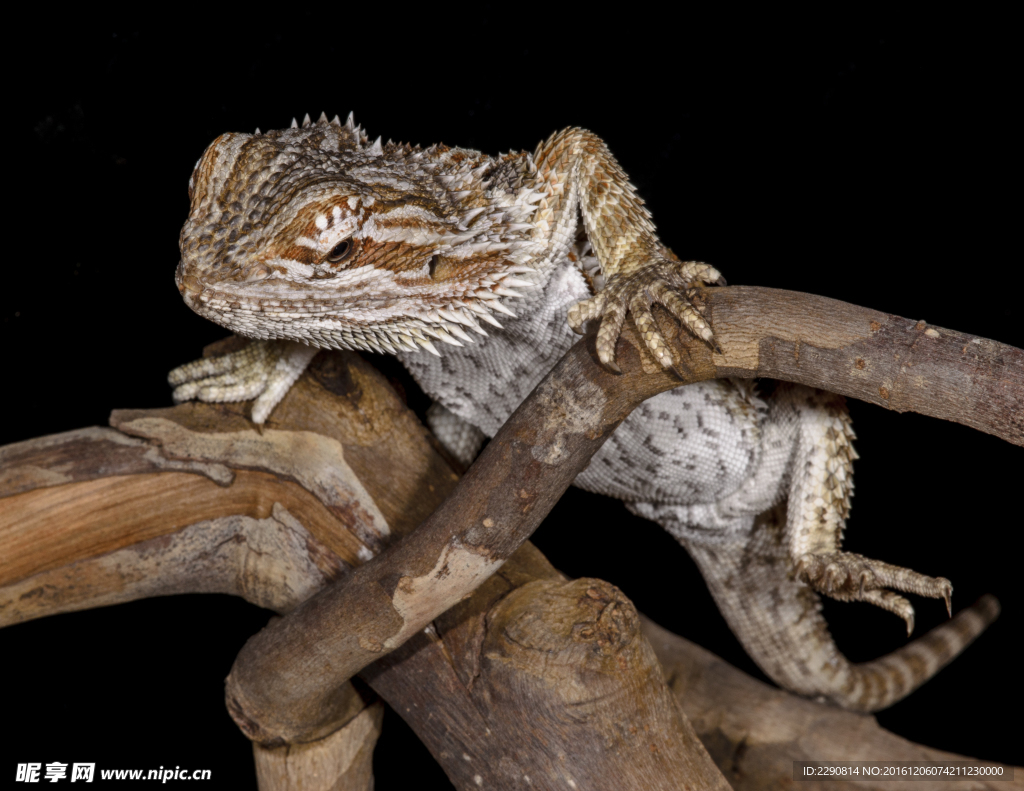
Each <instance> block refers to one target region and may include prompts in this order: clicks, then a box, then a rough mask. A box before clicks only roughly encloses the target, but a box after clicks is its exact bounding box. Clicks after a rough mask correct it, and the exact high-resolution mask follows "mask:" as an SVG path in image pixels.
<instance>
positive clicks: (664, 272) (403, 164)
mask: <svg viewBox="0 0 1024 791" xmlns="http://www.w3.org/2000/svg"><path fill="white" fill-rule="evenodd" d="M189 200H190V213H189V217H188V219H187V221H186V222H185V224H184V226H183V228H182V231H181V235H180V240H179V247H180V253H181V257H180V260H179V263H178V266H177V270H176V274H175V280H176V283H177V286H178V288H179V291H180V292H181V294H182V296H183V298H184V301H185V302H186V304H187V305H188V306H189V307H190V308H192V309H193V310H194V311H196V312H197V313H199V314H200V315H202V316H204V317H206V318H209V319H211V320H213V321H215V322H217V323H218V324H220V325H222V326H224V327H227V328H228V329H230V330H232V331H233V332H235V333H237V334H240V335H243V336H247V337H248V338H250V339H252V340H251V342H250V343H249V345H247V346H245V347H244V348H242V349H241V350H239V351H235V352H233V353H231V354H228V355H224V356H221V357H215V358H207V359H201V360H197V361H195V362H192V363H187V364H185V365H183V366H181V367H179V368H177V369H175V370H174V371H172V372H171V373H170V374H169V382H170V384H171V385H172V386H173V387H174V388H175V389H174V394H173V396H174V399H175V401H177V402H182V401H186V400H189V399H193V398H198V399H200V400H203V401H210V402H217V401H243V400H248V399H255V400H254V404H253V408H252V420H253V422H254V423H256V424H262V423H264V422H265V421H266V420H267V418H268V416H269V415H270V414H271V412H272V410H273V408H274V406H275V405H276V404H277V403H279V402H280V401H281V399H282V398H283V397H284V395H285V394H286V393H287V391H288V389H289V388H290V387H291V385H292V384H293V383H294V382H295V381H296V379H297V378H298V376H299V375H301V373H302V372H303V371H304V370H305V368H306V367H307V365H308V364H309V363H310V361H311V360H312V358H313V356H314V355H315V354H316V353H317V352H318V350H319V349H322V348H332V349H362V350H367V351H371V352H379V353H388V354H394V355H397V356H398V358H399V359H400V360H401V362H402V363H403V364H404V365H405V366H406V367H407V369H408V370H409V372H410V373H411V374H412V376H413V377H414V379H415V380H416V381H417V382H418V383H419V384H420V386H421V387H422V388H423V390H424V391H425V392H426V393H427V394H428V395H429V396H430V397H431V398H432V399H433V401H434V404H433V406H432V407H431V408H430V410H429V411H428V414H427V421H428V424H429V425H430V427H431V428H432V430H433V431H434V432H435V434H436V435H437V436H438V437H439V439H440V440H441V441H442V443H444V444H445V446H446V447H448V449H449V450H450V451H451V452H452V454H453V455H454V456H455V457H456V458H457V459H459V460H460V461H461V462H462V463H464V464H468V463H470V462H471V461H472V459H473V457H474V456H475V455H476V453H477V452H478V451H479V449H480V447H481V446H482V444H483V442H484V441H485V440H486V438H487V437H489V436H493V435H494V434H495V433H496V432H497V430H498V428H499V427H500V426H501V424H502V423H503V422H504V421H505V419H506V418H507V417H508V416H509V415H511V413H512V412H513V411H514V410H515V408H516V407H517V406H518V405H519V403H520V402H521V401H522V400H523V399H524V398H525V397H526V396H527V395H528V394H529V392H530V391H531V390H532V389H533V387H534V386H535V385H536V384H537V383H538V382H539V381H540V380H541V378H543V376H544V375H545V374H546V373H547V372H548V371H549V370H550V369H551V367H552V366H553V365H554V364H555V362H557V360H558V359H559V358H560V357H561V356H562V355H563V354H564V353H565V352H566V350H567V349H568V348H569V347H570V346H571V345H572V343H573V342H574V340H575V335H574V332H581V331H582V329H583V327H584V325H585V324H586V322H588V321H591V320H596V321H599V322H600V324H599V329H598V332H597V337H596V347H597V353H598V357H599V359H600V362H601V364H603V365H604V366H606V367H607V368H609V369H611V370H613V371H614V370H616V369H617V368H616V364H615V360H614V356H615V343H616V341H617V339H618V336H619V334H620V332H621V330H622V327H623V325H624V322H625V321H626V319H627V316H630V317H631V319H632V321H633V322H634V323H635V324H636V327H637V329H638V330H639V334H640V336H641V337H642V339H643V342H644V343H645V344H646V347H647V350H648V351H649V352H650V354H651V355H652V356H653V358H654V360H656V361H657V363H658V364H660V365H662V366H665V367H672V366H674V365H676V364H677V363H676V361H675V360H674V359H673V356H672V352H671V349H670V348H669V346H668V345H667V344H666V342H665V339H664V337H663V335H662V333H661V331H660V330H659V326H658V324H657V323H656V321H655V320H654V318H653V314H652V305H653V304H655V303H657V304H660V305H661V306H663V307H664V308H665V309H666V310H667V311H668V312H669V313H670V314H671V315H672V316H674V317H675V319H677V320H678V321H679V323H680V325H681V326H682V327H683V328H685V331H687V332H690V333H692V334H693V335H694V336H696V337H697V338H698V339H700V341H702V342H704V343H707V344H708V345H710V346H712V348H714V349H717V342H716V340H715V337H714V332H713V329H712V327H711V326H710V324H709V322H708V320H707V319H706V317H705V315H704V312H703V310H702V308H701V306H700V302H699V300H696V299H695V292H694V291H693V289H695V288H696V287H698V286H704V285H709V286H713V285H724V282H725V281H724V279H723V277H722V275H721V273H719V272H718V270H717V269H715V268H714V267H713V266H711V265H709V264H706V263H701V262H696V261H683V260H681V259H679V258H678V257H677V256H676V255H675V254H673V253H672V251H671V250H669V249H668V248H667V247H665V246H664V245H663V244H662V243H661V241H660V240H659V238H658V236H657V233H656V230H655V226H654V224H653V222H652V220H651V215H650V213H649V212H648V210H647V208H646V207H645V205H644V203H643V201H642V199H641V198H640V196H639V195H638V194H637V191H636V189H635V187H634V186H633V185H632V184H631V183H630V182H629V180H628V178H627V176H626V174H625V173H624V172H623V170H622V168H621V167H620V166H619V164H618V162H617V161H616V160H615V158H614V157H613V156H612V154H611V152H610V151H609V150H608V147H607V146H606V145H605V143H604V142H603V141H602V140H601V139H600V138H599V137H598V136H597V135H595V134H593V133H592V132H589V131H586V130H583V129H579V128H570V129H566V130H563V131H561V132H558V133H556V134H554V135H552V136H551V137H550V138H549V139H548V140H546V141H545V142H543V143H541V144H540V145H539V146H538V147H537V149H536V150H535V151H534V152H533V153H532V154H531V153H528V152H510V153H508V154H505V155H501V156H488V155H486V154H483V153H480V152H478V151H474V150H470V149H463V148H452V147H449V146H445V145H441V144H438V145H433V146H429V147H426V148H421V147H419V146H413V145H409V144H404V143H402V144H397V143H392V142H390V141H389V142H387V143H382V141H381V138H379V137H378V138H377V139H376V140H374V141H373V142H371V141H370V139H369V137H368V136H367V135H366V133H365V132H364V131H363V129H362V128H361V127H359V126H357V125H356V124H355V122H354V120H353V117H352V115H349V117H348V120H347V122H345V123H342V122H341V120H340V119H339V118H338V117H337V116H335V118H334V119H332V120H328V119H327V117H326V115H323V114H321V116H320V118H319V119H318V120H317V121H312V120H311V119H310V117H309V116H308V115H307V116H306V117H305V118H304V119H303V122H302V124H301V125H300V124H299V123H298V122H297V121H295V120H294V119H293V121H292V125H291V127H289V128H287V129H281V130H272V131H268V132H266V133H262V132H260V130H259V129H257V130H256V132H255V133H254V134H244V133H228V134H224V135H221V136H220V137H218V138H217V139H216V140H215V141H214V142H213V143H211V144H210V146H209V147H208V148H207V149H206V151H205V152H204V153H203V155H202V157H201V158H200V159H199V160H198V161H197V163H196V165H195V168H194V170H193V172H192V175H191V177H190V179H189ZM435 342H436V343H435ZM438 347H441V348H438ZM854 439H855V435H854V432H853V428H852V424H851V421H850V417H849V413H848V411H847V408H846V406H845V402H844V400H843V398H842V397H841V396H838V395H835V394H832V393H827V392H824V391H819V390H813V389H811V388H808V387H805V386H801V385H794V384H788V383H778V384H777V385H776V386H775V387H774V389H771V391H770V392H768V391H765V392H761V391H759V390H758V389H757V388H756V387H755V385H754V384H752V383H751V382H747V381H741V380H711V381H706V382H698V383H693V384H689V385H685V386H681V387H679V388H676V389H675V390H671V391H668V392H666V393H662V394H660V395H658V396H655V397H654V398H651V399H649V400H648V401H646V402H645V403H644V404H642V405H641V406H640V407H639V408H637V409H636V410H634V412H633V413H632V414H631V415H630V416H629V417H627V418H626V419H625V421H623V423H622V424H621V426H620V427H619V428H618V429H617V430H616V431H615V432H614V433H613V434H612V436H611V437H610V438H609V439H608V441H607V442H606V443H605V444H604V445H603V446H602V448H601V449H600V450H599V451H598V452H597V454H596V455H595V456H594V457H593V459H592V460H591V463H590V465H589V466H588V467H587V468H586V469H585V470H584V471H583V472H582V473H580V475H579V476H578V477H577V478H576V481H575V484H576V485H577V486H580V487H582V488H583V489H587V490H590V491H594V492H599V493H601V494H605V495H610V496H613V497H617V498H619V499H621V500H623V501H624V502H625V504H626V507H627V508H628V509H629V510H631V511H632V512H634V513H636V514H638V515H640V516H642V517H645V518H647V519H651V520H653V521H655V522H657V523H658V524H660V525H661V526H662V527H664V528H665V529H666V530H668V531H669V532H670V533H671V534H672V535H673V536H674V537H675V538H676V539H677V540H678V541H679V543H680V544H682V546H683V547H685V548H686V550H687V551H688V552H689V553H690V555H691V556H692V557H693V558H694V560H695V561H696V563H697V565H698V567H699V568H700V570H701V573H702V575H703V576H704V579H705V581H706V583H707V584H708V586H709V589H710V590H711V593H712V595H713V597H714V599H715V601H716V603H717V604H718V606H719V608H720V610H721V612H722V614H723V615H724V617H725V619H726V621H727V622H728V624H729V626H730V628H731V629H732V630H733V632H734V633H735V634H736V636H737V638H738V639H739V641H740V642H741V643H742V645H743V647H744V648H745V650H746V651H747V653H748V654H749V655H750V656H751V657H752V659H753V660H754V661H755V662H756V663H757V664H758V665H759V666H760V668H761V669H762V670H763V671H764V672H765V673H766V675H768V676H769V677H770V678H772V679H773V680H774V681H775V682H776V683H778V684H779V685H780V686H782V687H783V688H785V689H788V690H790V691H793V692H796V693H799V694H802V695H806V696H809V697H812V698H816V699H818V700H821V701H825V702H829V703H832V704H834V705H838V706H841V707H844V708H847V709H852V710H858V711H876V710H879V709H882V708H885V707H887V706H889V705H891V704H892V703H894V702H895V701H897V700H899V699H901V698H902V697H904V696H905V695H907V694H909V693H910V692H911V691H912V690H913V689H915V688H917V687H918V686H919V685H920V684H922V683H924V681H926V680H927V679H928V678H929V677H931V676H932V675H933V674H934V673H936V672H937V671H938V670H939V669H940V668H941V667H943V666H944V665H945V664H946V663H948V662H949V661H951V660H952V659H953V658H954V657H955V656H956V655H957V654H958V653H959V652H960V651H962V650H963V649H964V648H965V647H966V646H967V645H968V644H969V643H970V642H971V641H972V640H973V639H974V638H975V637H977V635H978V634H980V633H981V632H982V631H983V630H984V629H985V628H986V627H987V626H988V624H989V623H991V621H992V620H994V618H995V617H996V614H997V612H998V605H997V604H996V603H995V601H994V599H991V598H989V599H987V600H982V602H979V604H977V605H975V606H974V607H973V608H968V609H967V610H964V611H963V612H961V613H960V614H959V615H958V616H957V618H955V619H953V620H951V621H949V622H947V623H945V624H942V625H940V626H939V627H937V628H936V629H933V630H932V631H931V632H929V633H928V634H927V635H925V636H923V637H921V638H918V639H917V640H915V641H914V642H911V643H909V644H907V645H905V646H903V647H902V648H899V649H897V650H896V651H894V652H893V653H891V654H889V655H887V656H885V657H882V658H880V659H878V660H875V661H872V662H865V663H859V664H854V663H851V662H850V661H848V660H847V659H846V657H845V656H843V654H842V653H841V652H840V651H839V649H838V648H837V646H836V645H835V642H834V640H833V639H832V637H831V634H830V633H829V631H828V626H827V623H826V622H825V619H824V617H823V616H822V614H821V600H820V597H821V596H822V595H824V596H830V597H832V598H834V599H838V600H841V601H864V602H868V603H870V604H873V605H876V606H878V607H881V608H884V609H886V610H888V611H890V612H893V613H895V614H896V615H898V616H899V617H901V618H903V620H904V621H905V622H906V625H907V633H908V636H909V635H910V633H911V631H912V630H913V625H914V608H913V606H912V605H911V603H910V602H909V601H908V600H907V599H906V598H905V597H904V596H902V595H900V593H898V592H897V591H899V592H902V593H913V594H917V595H920V596H925V597H932V598H940V599H943V600H944V601H945V603H946V607H947V610H948V611H950V612H951V601H950V597H951V594H952V585H951V583H950V582H949V580H947V579H945V578H942V577H930V576H926V575H924V574H919V573H917V572H915V571H912V570H910V569H906V568H902V567H899V566H895V565H892V564H889V563H885V562H883V561H880V560H873V559H869V558H866V557H864V556H861V555H859V554H856V553H852V552H845V551H843V549H842V540H843V536H844V529H845V523H846V518H847V516H848V513H849V508H850V497H851V495H852V492H853V478H852V463H853V461H854V460H855V459H856V458H857V454H856V452H855V451H854V449H853V444H852V443H853V440H854Z"/></svg>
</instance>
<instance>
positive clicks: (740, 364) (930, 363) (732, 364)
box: [702, 287, 1024, 445]
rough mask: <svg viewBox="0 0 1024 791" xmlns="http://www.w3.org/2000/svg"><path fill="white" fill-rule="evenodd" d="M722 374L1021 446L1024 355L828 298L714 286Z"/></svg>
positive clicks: (711, 297) (707, 294) (711, 303)
mask: <svg viewBox="0 0 1024 791" xmlns="http://www.w3.org/2000/svg"><path fill="white" fill-rule="evenodd" d="M702 293H703V296H704V298H705V299H706V300H707V304H708V307H709V308H710V315H711V318H712V324H713V326H714V329H715V336H716V337H717V338H718V340H719V343H720V344H721V347H722V351H723V352H724V354H723V355H715V356H714V358H713V362H714V364H715V376H717V377H722V376H737V377H741V378H749V377H752V376H758V377H762V376H764V377H770V378H773V379H782V380H785V381H787V382H799V383H801V384H806V385H810V386H811V387H818V388H821V389H822V390H829V391H831V392H833V393H839V394H841V395H845V396H850V397H852V398H859V399H860V400H862V401H868V402H870V403H872V404H877V405H878V406H883V407H885V408H886V409H893V410H895V411H897V412H919V413H921V414H922V415H930V416H931V417H937V418H942V419H943V420H951V421H953V422H954V423H961V424H963V425H965V426H970V427H971V428H976V429H978V430H979V431H984V432H986V433H988V434H995V435H996V436H997V437H1000V438H1002V439H1005V440H1006V441H1007V442H1012V443H1013V444H1015V445H1024V351H1022V350H1021V349H1017V348H1015V347H1013V346H1008V345H1006V344H1004V343H999V342H997V341H991V340H988V339H986V338H979V337H977V336H974V335H967V334H965V333H962V332H957V331H956V330H947V329H944V328H942V327H931V326H929V325H928V324H926V323H925V322H923V321H912V320H910V319H904V318H901V317H899V316H894V315H892V314H891V313H880V312H879V311H876V310H871V309H869V308H861V307H857V306H856V305H850V304H848V303H846V302H840V301H839V300H835V299H828V298H826V297H816V296H813V295H811V294H802V293H799V292H795V291H780V290H777V289H770V288H754V287H733V288H714V289H712V288H709V289H704V290H703V292H702Z"/></svg>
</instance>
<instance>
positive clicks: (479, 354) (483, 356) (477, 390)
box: [399, 261, 764, 505]
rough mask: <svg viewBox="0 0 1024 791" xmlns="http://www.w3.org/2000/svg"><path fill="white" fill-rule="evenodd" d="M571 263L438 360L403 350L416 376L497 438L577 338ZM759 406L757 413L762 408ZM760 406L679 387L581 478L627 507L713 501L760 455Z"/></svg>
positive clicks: (712, 386) (731, 391)
mask: <svg viewBox="0 0 1024 791" xmlns="http://www.w3.org/2000/svg"><path fill="white" fill-rule="evenodd" d="M589 295H590V294H589V290H588V288H587V284H586V282H585V281H584V279H583V276H582V275H581V274H580V272H579V270H578V269H577V268H576V266H575V265H574V264H572V263H571V262H569V261H565V262H563V263H562V264H561V265H559V266H557V267H556V268H555V269H554V271H553V272H552V274H551V276H550V277H549V278H548V279H547V281H546V282H545V283H544V284H543V285H542V286H541V287H540V288H538V289H536V290H535V291H534V292H533V293H532V294H530V296H529V298H528V299H527V300H520V301H517V302H516V303H514V304H513V305H512V307H514V308H515V309H516V310H517V311H518V312H519V317H518V318H516V319H514V320H509V321H508V322H507V324H506V326H505V328H504V329H503V330H500V331H492V332H491V333H490V334H489V335H488V337H486V338H481V339H480V340H479V341H478V342H477V343H474V344H472V345H468V344H467V345H466V347H465V348H462V349H447V348H446V349H445V350H444V351H443V352H442V356H441V357H433V356H428V355H424V354H415V355H413V354H401V355H399V358H400V359H401V361H402V363H403V364H404V365H405V366H406V367H407V368H408V369H409V371H410V373H412V375H413V377H414V378H415V379H416V381H417V382H418V383H419V384H420V386H421V387H422V388H423V389H424V391H425V392H426V393H427V394H428V395H430V396H431V398H433V399H435V400H436V401H438V402H440V403H441V404H442V405H443V406H445V407H446V408H447V409H448V410H449V411H451V412H453V413H454V414H456V415H458V416H459V417H460V418H462V419H463V420H465V421H467V422H469V423H471V424H472V425H474V426H476V427H477V428H479V429H480V430H481V431H482V432H483V433H484V434H486V435H487V436H494V434H495V433H497V431H498V429H499V428H500V427H501V425H502V424H503V423H504V422H505V421H506V420H507V419H508V418H509V416H510V415H511V414H512V412H514V411H515V409H516V407H518V406H519V404H520V403H522V401H523V400H524V399H525V398H526V396H527V395H529V394H530V392H531V391H532V390H533V388H534V387H536V385H537V384H538V383H539V382H540V380H541V379H542V378H543V377H544V376H545V375H546V374H547V372H548V371H549V370H551V368H552V367H553V366H554V364H555V363H556V362H558V360H559V359H560V358H561V357H562V355H563V354H565V352H566V351H567V350H568V349H569V347H570V346H571V345H572V344H573V343H574V342H575V341H576V340H578V336H576V335H575V334H573V332H572V330H570V329H569V325H568V323H567V321H566V315H567V314H568V311H569V308H570V307H572V305H574V304H575V303H577V302H579V301H580V300H581V299H585V298H587V297H588V296H589ZM759 404H760V405H761V406H760V407H759V406H758V405H759ZM763 412H764V410H763V404H761V402H760V400H759V399H756V398H754V397H753V396H751V395H750V394H748V393H745V392H743V391H741V389H740V388H738V387H736V386H735V385H733V384H732V383H731V382H728V381H722V380H713V381H708V382H698V383H696V384H692V385H687V386H685V387H679V388H677V389H675V390H672V391H669V392H667V393H661V394H659V395H657V396H654V397H653V398H651V399H649V400H648V401H646V402H645V403H644V404H642V405H641V406H640V407H639V408H637V409H636V410H634V412H633V413H632V414H631V415H629V417H627V418H626V420H625V421H623V424H622V426H620V427H619V428H618V430H616V432H615V433H614V434H613V435H612V436H611V437H610V438H609V440H608V441H607V442H606V443H605V445H604V446H603V447H602V448H601V449H600V450H599V451H598V452H597V454H595V456H594V458H593V459H592V460H591V462H590V466H589V467H588V468H587V469H586V470H584V471H583V472H582V473H581V474H580V475H579V476H578V477H577V479H576V485H577V486H580V487H581V488H584V489H587V490H590V491H594V492H599V493H601V494H605V495H609V496H611V497H617V498H619V499H621V500H625V501H626V502H652V503H661V504H665V505H694V504H700V503H714V502H717V501H719V500H721V499H722V498H724V497H727V496H728V495H730V494H731V493H733V492H735V491H736V490H738V489H739V488H740V487H741V486H742V485H743V483H744V482H745V481H747V480H748V479H749V478H750V476H751V474H752V471H753V470H754V469H755V467H756V466H757V463H758V459H759V453H760V429H759V426H760V422H761V420H762V419H763Z"/></svg>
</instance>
